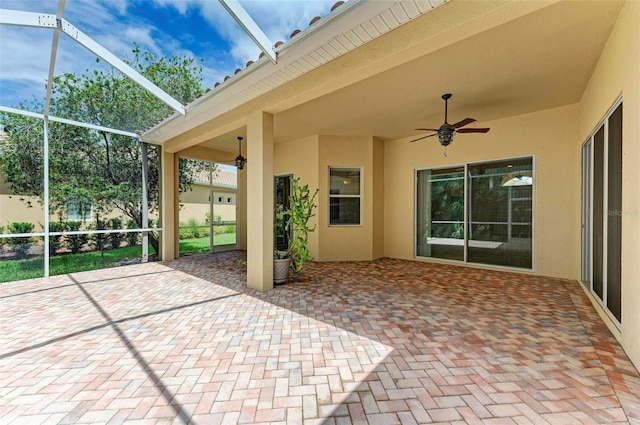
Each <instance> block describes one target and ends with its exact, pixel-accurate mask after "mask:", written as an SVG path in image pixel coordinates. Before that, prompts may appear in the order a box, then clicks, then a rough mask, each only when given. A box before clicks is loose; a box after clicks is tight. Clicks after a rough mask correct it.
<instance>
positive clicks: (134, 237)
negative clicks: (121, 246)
mask: <svg viewBox="0 0 640 425" xmlns="http://www.w3.org/2000/svg"><path fill="white" fill-rule="evenodd" d="M137 228H138V223H136V221H135V220H134V219H132V218H130V219H129V220H127V229H137ZM139 236H140V234H139V233H137V232H129V233H126V236H125V237H126V239H127V243H128V244H129V246H135V245H136V244H137V243H138V237H139Z"/></svg>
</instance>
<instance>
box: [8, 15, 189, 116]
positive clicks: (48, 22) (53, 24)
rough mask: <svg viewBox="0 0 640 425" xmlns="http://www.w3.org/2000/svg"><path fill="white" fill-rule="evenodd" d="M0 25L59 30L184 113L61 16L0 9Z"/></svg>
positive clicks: (151, 84)
mask: <svg viewBox="0 0 640 425" xmlns="http://www.w3.org/2000/svg"><path fill="white" fill-rule="evenodd" d="M0 25H17V26H26V27H36V28H49V29H56V30H60V31H62V32H63V33H65V34H66V35H68V36H69V37H71V38H72V39H73V40H75V41H76V42H78V43H79V44H80V45H82V46H83V47H84V48H86V49H87V50H89V51H91V52H92V53H93V54H95V55H96V56H98V57H99V58H101V59H102V60H104V61H105V62H107V63H108V64H109V65H111V66H113V67H114V68H116V69H117V70H118V71H120V72H122V73H123V74H124V75H125V76H126V77H128V78H130V79H131V80H133V81H135V82H136V83H137V84H139V85H140V86H142V87H143V88H144V89H145V90H147V91H148V92H149V93H151V94H153V95H154V96H155V97H157V98H158V99H160V100H161V101H162V102H164V103H166V104H167V105H169V106H170V107H171V108H173V109H174V110H176V111H178V112H179V113H180V114H182V115H185V108H184V105H182V103H180V102H178V101H177V100H176V99H174V98H173V97H171V96H170V95H169V94H167V93H166V92H165V91H163V90H162V89H161V88H160V87H158V86H156V85H155V84H153V83H152V82H151V81H149V80H147V79H146V78H145V77H143V76H142V75H140V74H139V73H138V72H137V71H136V70H135V69H133V68H131V67H130V66H129V65H127V64H126V63H125V62H123V61H122V60H120V59H118V58H117V57H116V56H115V55H114V54H113V53H111V52H110V51H109V50H107V49H105V48H104V47H103V46H101V45H100V44H98V43H97V42H96V41H95V40H93V39H92V38H91V37H89V36H88V35H86V34H85V33H83V32H82V31H80V30H79V29H77V28H76V27H74V26H73V25H71V24H70V23H69V22H68V21H66V20H65V19H62V18H60V19H59V18H57V17H56V15H51V14H45V13H34V12H22V11H19V10H10V9H0Z"/></svg>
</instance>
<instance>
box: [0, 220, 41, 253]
mask: <svg viewBox="0 0 640 425" xmlns="http://www.w3.org/2000/svg"><path fill="white" fill-rule="evenodd" d="M34 227H35V226H34V225H33V223H26V222H14V223H10V224H9V226H7V231H8V232H9V233H12V234H20V233H31V232H33V228H34ZM5 240H6V241H7V243H8V244H9V245H10V246H11V250H12V251H13V252H14V253H15V255H16V258H18V259H20V258H26V257H27V255H29V248H30V247H31V243H32V242H33V238H29V237H24V236H20V237H15V238H7V239H5Z"/></svg>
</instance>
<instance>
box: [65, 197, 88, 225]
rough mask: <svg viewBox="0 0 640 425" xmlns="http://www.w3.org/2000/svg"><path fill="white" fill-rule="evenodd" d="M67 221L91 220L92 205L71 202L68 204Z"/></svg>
mask: <svg viewBox="0 0 640 425" xmlns="http://www.w3.org/2000/svg"><path fill="white" fill-rule="evenodd" d="M67 220H69V221H87V220H91V204H90V203H88V202H81V201H76V200H70V201H69V202H68V203H67Z"/></svg>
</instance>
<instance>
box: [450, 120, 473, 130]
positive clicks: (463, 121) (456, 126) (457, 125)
mask: <svg viewBox="0 0 640 425" xmlns="http://www.w3.org/2000/svg"><path fill="white" fill-rule="evenodd" d="M475 121H476V120H474V119H473V118H465V119H463V120H462V121H458V122H457V123H455V124H451V125H452V126H453V127H455V128H460V127H464V126H465V125H467V124H471V123H472V122H475Z"/></svg>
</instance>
